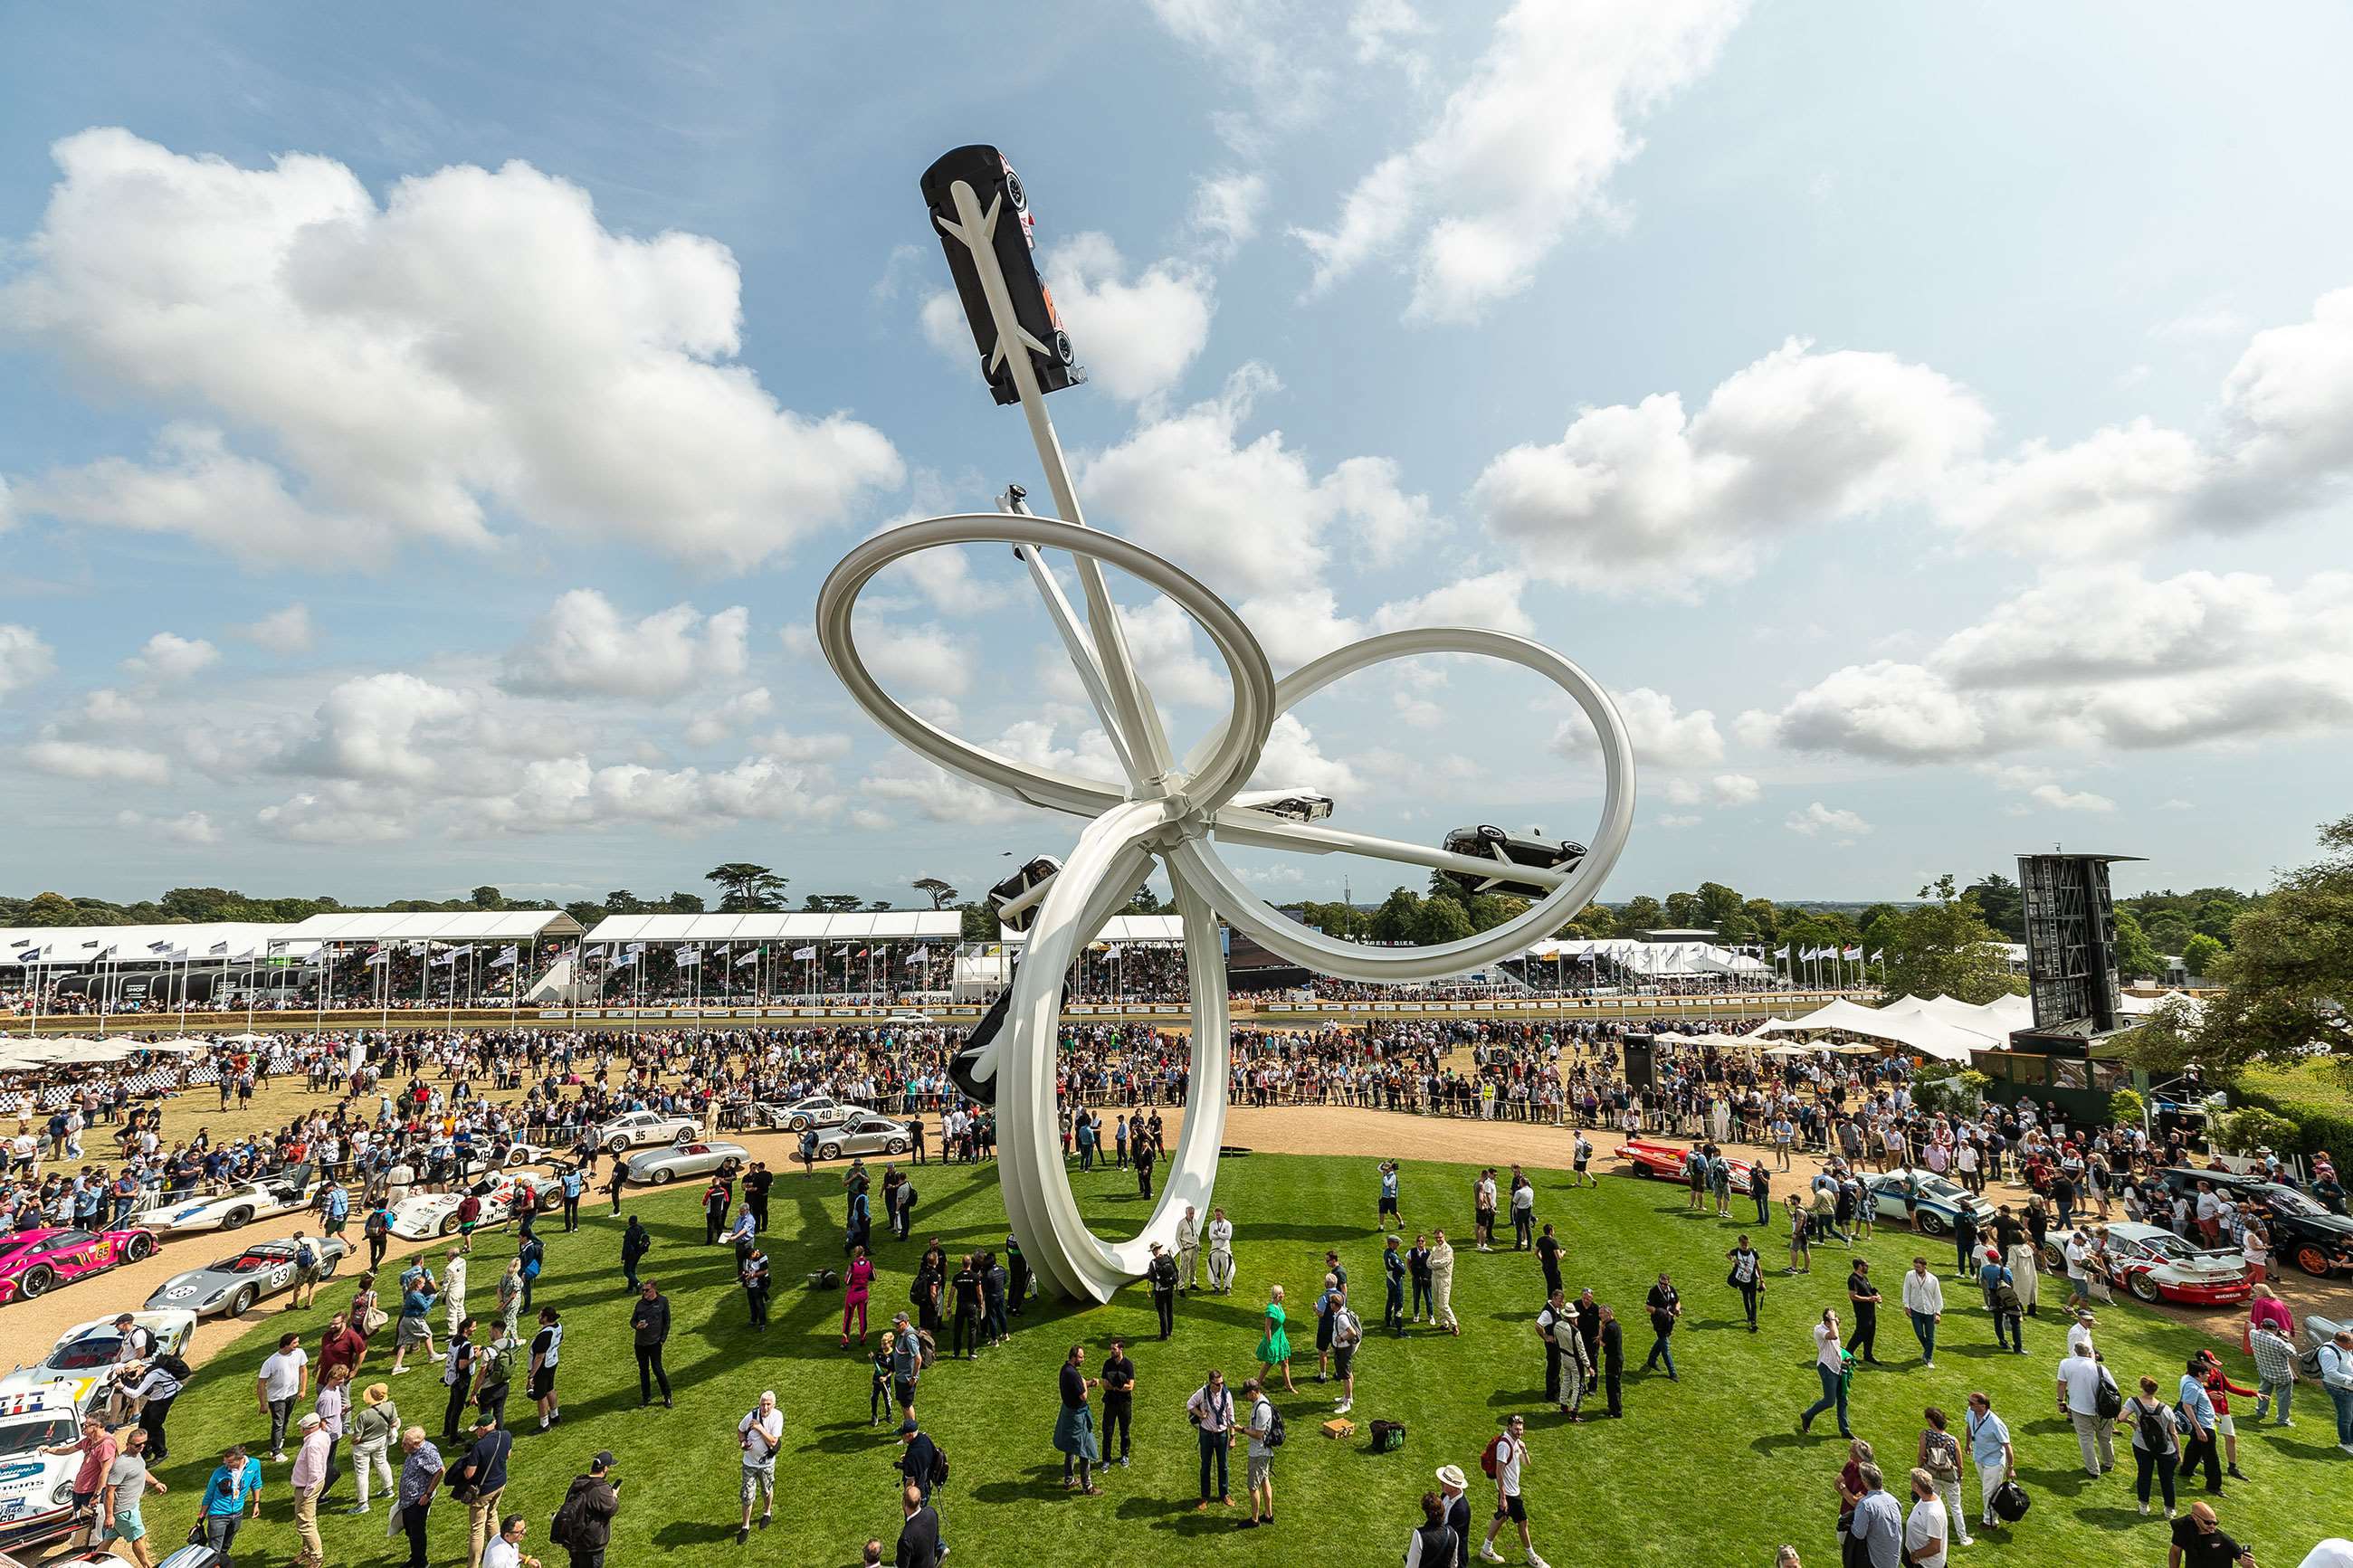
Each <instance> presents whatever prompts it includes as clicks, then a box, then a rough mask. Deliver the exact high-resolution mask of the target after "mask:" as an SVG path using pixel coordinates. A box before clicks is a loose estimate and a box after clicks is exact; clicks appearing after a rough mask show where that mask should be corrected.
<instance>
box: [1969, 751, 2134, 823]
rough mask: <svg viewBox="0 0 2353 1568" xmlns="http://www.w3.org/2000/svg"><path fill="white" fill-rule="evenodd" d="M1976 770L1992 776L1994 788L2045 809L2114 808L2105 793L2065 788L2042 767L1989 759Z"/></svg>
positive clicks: (2019, 810)
mask: <svg viewBox="0 0 2353 1568" xmlns="http://www.w3.org/2000/svg"><path fill="white" fill-rule="evenodd" d="M1978 772H1979V773H1983V774H1985V775H1986V776H1987V777H1988V778H1989V779H1991V780H1993V782H1994V787H1996V788H1997V789H2000V790H2002V791H2005V792H2007V793H2010V794H2016V795H2023V796H2024V797H2025V799H2026V800H2027V801H2029V802H2031V803H2032V804H2033V805H2039V806H2042V807H2043V808H2044V809H2046V810H2050V811H2114V810H2116V802H2115V801H2113V800H2110V799H2109V798H2108V797H2107V796H2106V795H2094V794H2093V793H2092V792H2091V791H2089V790H2071V789H2068V788H2067V787H2065V786H2064V785H2063V784H2060V783H2059V782H2058V780H2056V779H2055V778H2053V777H2052V775H2051V774H2050V773H2048V772H2047V771H2045V770H2043V769H2041V768H2031V767H2021V766H2017V765H2015V764H2013V765H2010V766H2004V765H2002V764H2000V763H1984V764H1981V765H1980V766H1979V767H1978ZM2030 809H2031V807H2029V806H2028V805H2018V806H2015V807H2013V808H2012V811H2011V815H2013V816H2024V815H2026V814H2027V813H2028V811H2029V810H2030Z"/></svg>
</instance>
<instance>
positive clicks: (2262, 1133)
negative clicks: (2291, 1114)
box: [2214, 1105, 2296, 1154]
mask: <svg viewBox="0 0 2353 1568" xmlns="http://www.w3.org/2000/svg"><path fill="white" fill-rule="evenodd" d="M2214 1142H2216V1143H2218V1144H2220V1145H2221V1147H2222V1149H2223V1150H2224V1151H2225V1152H2229V1153H2232V1154H2252V1153H2253V1152H2255V1151H2256V1150H2258V1149H2272V1150H2280V1149H2293V1148H2295V1146H2296V1128H2295V1122H2293V1121H2289V1120H2288V1119H2287V1118H2285V1117H2284V1116H2279V1115H2275V1114H2274V1113H2273V1112H2271V1111H2268V1110H2264V1109H2263V1107H2262V1106H2260V1105H2242V1106H2241V1107H2240V1108H2239V1109H2238V1110H2233V1111H2231V1112H2229V1113H2228V1114H2227V1115H2225V1116H2223V1117H2222V1118H2221V1120H2220V1121H2217V1122H2216V1123H2215V1124H2214Z"/></svg>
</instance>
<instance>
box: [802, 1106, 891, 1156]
mask: <svg viewBox="0 0 2353 1568" xmlns="http://www.w3.org/2000/svg"><path fill="white" fill-rule="evenodd" d="M817 1139H818V1142H817V1157H818V1159H820V1160H839V1159H840V1158H841V1157H842V1156H843V1155H844V1154H903V1153H905V1152H907V1151H908V1150H910V1149H912V1148H913V1147H914V1146H915V1135H914V1134H913V1132H910V1131H907V1124H906V1123H905V1122H903V1121H892V1120H891V1119H890V1118H889V1117H887V1116H879V1115H877V1114H876V1113H874V1112H873V1111H871V1110H853V1111H851V1112H850V1113H849V1120H847V1121H844V1122H842V1124H841V1125H840V1126H839V1127H828V1128H824V1129H821V1130H819V1131H818V1135H817Z"/></svg>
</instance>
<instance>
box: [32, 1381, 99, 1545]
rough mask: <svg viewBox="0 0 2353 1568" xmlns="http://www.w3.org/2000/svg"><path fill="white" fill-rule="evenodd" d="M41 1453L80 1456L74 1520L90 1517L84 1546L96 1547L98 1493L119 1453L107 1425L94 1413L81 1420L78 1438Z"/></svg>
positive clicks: (76, 1471)
mask: <svg viewBox="0 0 2353 1568" xmlns="http://www.w3.org/2000/svg"><path fill="white" fill-rule="evenodd" d="M41 1452H42V1453H44V1454H47V1455H49V1456H51V1457H52V1458H56V1457H59V1456H63V1455H66V1454H79V1455H80V1456H81V1464H80V1467H79V1468H77V1469H76V1470H75V1472H74V1479H73V1510H74V1518H75V1520H76V1521H79V1520H80V1519H81V1518H82V1516H83V1515H84V1514H88V1515H89V1517H90V1530H89V1532H88V1533H87V1534H86V1535H84V1536H83V1538H82V1544H83V1545H85V1546H89V1545H92V1544H94V1543H95V1542H97V1540H98V1526H99V1519H98V1515H97V1513H96V1512H95V1511H94V1510H95V1507H96V1504H97V1502H98V1494H99V1493H100V1491H102V1490H104V1489H105V1487H106V1472H107V1471H108V1470H109V1469H111V1468H113V1465H114V1456H115V1454H116V1452H117V1450H116V1448H115V1446H114V1438H113V1436H112V1435H111V1434H110V1433H109V1432H108V1431H107V1429H106V1423H105V1422H104V1421H103V1420H101V1419H100V1417H99V1415H98V1413H97V1412H96V1411H92V1412H91V1413H90V1414H89V1415H85V1416H83V1417H82V1418H81V1436H79V1437H78V1438H76V1439H74V1441H72V1442H70V1443H59V1444H58V1445H57V1446H56V1447H47V1448H43V1449H42V1450H41Z"/></svg>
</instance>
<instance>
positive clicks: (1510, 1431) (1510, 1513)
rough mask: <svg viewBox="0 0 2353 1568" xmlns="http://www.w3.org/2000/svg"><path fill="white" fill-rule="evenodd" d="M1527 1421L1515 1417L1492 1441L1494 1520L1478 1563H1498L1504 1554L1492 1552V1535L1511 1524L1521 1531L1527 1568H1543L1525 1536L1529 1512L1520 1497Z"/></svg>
mask: <svg viewBox="0 0 2353 1568" xmlns="http://www.w3.org/2000/svg"><path fill="white" fill-rule="evenodd" d="M1527 1429H1528V1428H1527V1419H1526V1417H1525V1416H1520V1415H1514V1416H1513V1417H1512V1419H1511V1423H1510V1425H1508V1426H1505V1427H1504V1430H1503V1431H1502V1432H1501V1433H1499V1434H1497V1435H1496V1437H1495V1517H1494V1518H1493V1519H1492V1520H1489V1521H1487V1539H1486V1540H1484V1541H1482V1542H1480V1543H1479V1555H1480V1557H1481V1559H1482V1560H1483V1561H1485V1562H1489V1563H1501V1562H1502V1561H1503V1560H1504V1556H1503V1553H1502V1552H1497V1551H1496V1550H1495V1532H1496V1531H1499V1530H1501V1529H1503V1528H1504V1521H1505V1520H1507V1519H1508V1520H1510V1521H1512V1522H1513V1523H1514V1524H1515V1525H1517V1526H1519V1529H1520V1549H1521V1550H1522V1551H1524V1552H1526V1553H1527V1556H1528V1568H1546V1563H1545V1560H1544V1559H1543V1558H1541V1557H1539V1556H1537V1555H1536V1548H1535V1542H1534V1541H1532V1540H1531V1539H1529V1536H1528V1508H1527V1504H1526V1503H1525V1501H1524V1500H1522V1499H1521V1496H1520V1472H1521V1470H1522V1469H1523V1468H1525V1466H1526V1464H1527V1462H1528V1444H1527Z"/></svg>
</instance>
